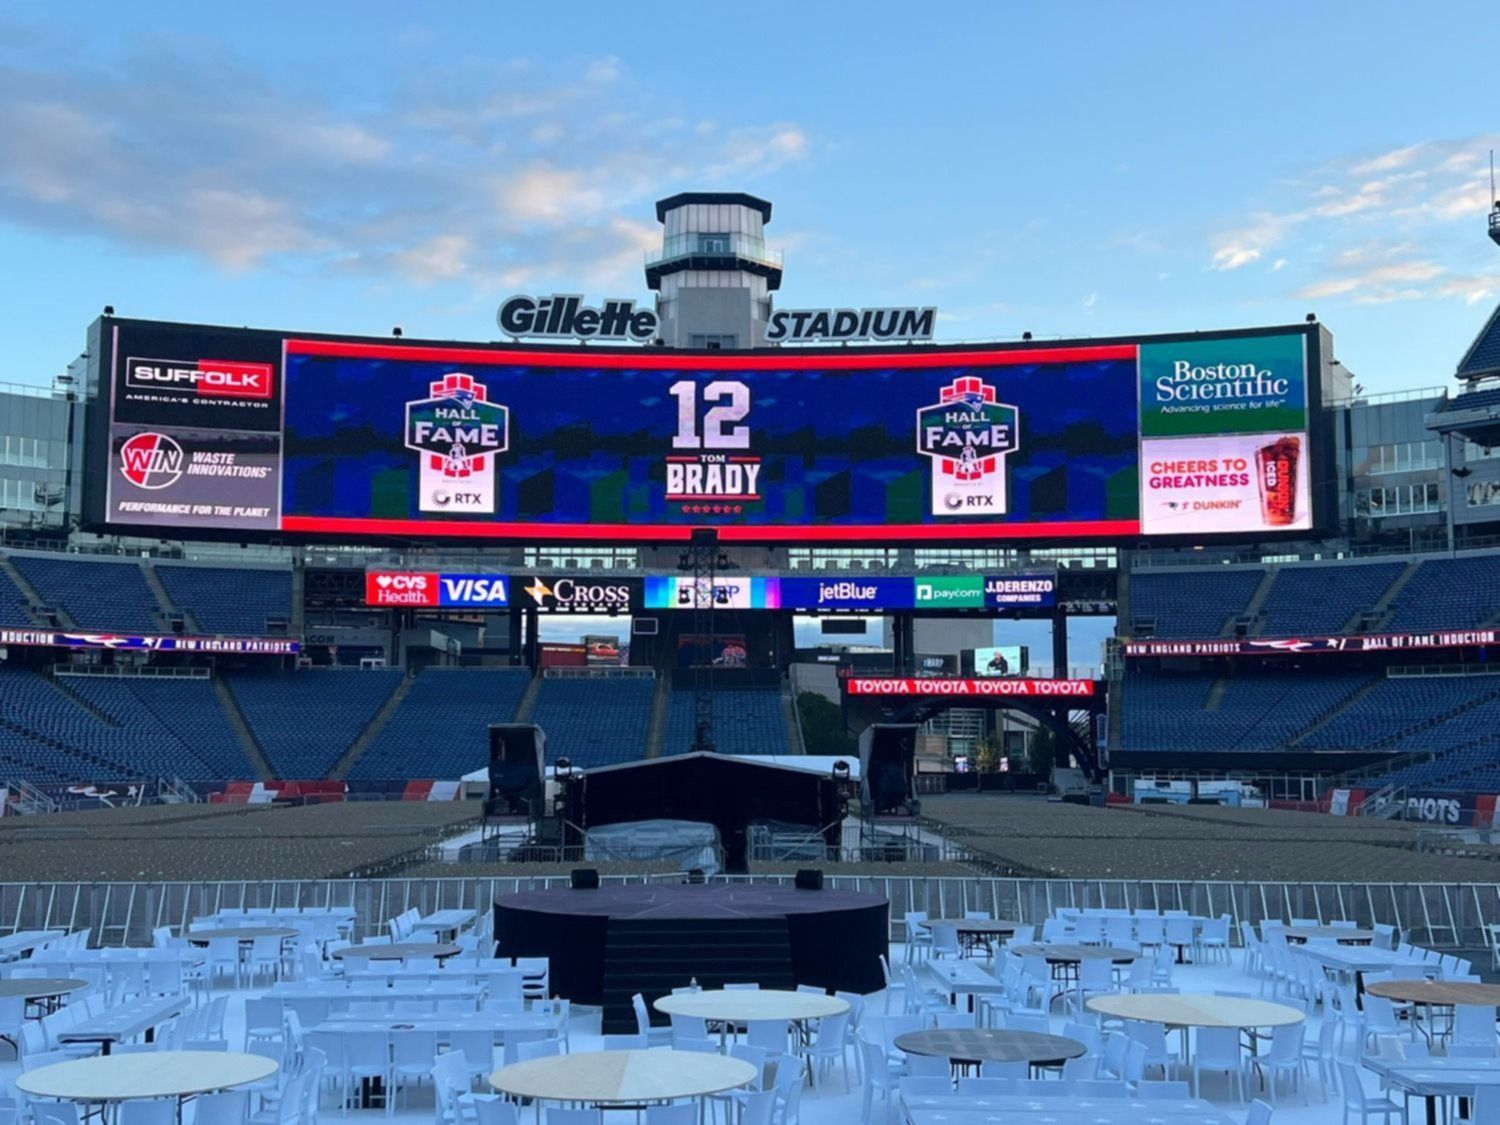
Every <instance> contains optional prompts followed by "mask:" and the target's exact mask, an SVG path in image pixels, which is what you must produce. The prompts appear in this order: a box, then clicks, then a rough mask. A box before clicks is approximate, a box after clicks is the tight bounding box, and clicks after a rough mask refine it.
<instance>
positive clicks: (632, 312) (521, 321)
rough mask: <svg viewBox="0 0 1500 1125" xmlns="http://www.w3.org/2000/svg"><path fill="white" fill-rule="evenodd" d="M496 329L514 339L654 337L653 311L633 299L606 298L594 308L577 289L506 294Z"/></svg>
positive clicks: (625, 339)
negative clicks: (535, 293)
mask: <svg viewBox="0 0 1500 1125" xmlns="http://www.w3.org/2000/svg"><path fill="white" fill-rule="evenodd" d="M495 321H496V323H498V324H499V325H500V331H501V332H504V333H505V334H506V335H507V336H510V337H512V338H514V339H520V338H521V337H523V336H531V337H535V338H537V339H541V340H614V341H622V342H633V343H637V344H644V343H646V342H648V341H650V340H653V339H655V338H656V329H657V319H656V313H655V312H654V311H653V310H651V309H644V308H641V309H638V308H636V306H635V302H634V301H626V300H621V299H620V298H618V297H610V298H607V299H606V300H605V301H604V303H603V304H602V305H600V306H599V307H598V308H593V307H591V306H589V305H585V304H584V303H583V297H582V295H580V294H578V293H552V294H550V295H548V296H546V297H531V296H527V295H525V294H521V295H518V296H515V297H507V298H506V299H505V301H504V303H502V304H501V306H500V311H499V312H498V313H496V314H495Z"/></svg>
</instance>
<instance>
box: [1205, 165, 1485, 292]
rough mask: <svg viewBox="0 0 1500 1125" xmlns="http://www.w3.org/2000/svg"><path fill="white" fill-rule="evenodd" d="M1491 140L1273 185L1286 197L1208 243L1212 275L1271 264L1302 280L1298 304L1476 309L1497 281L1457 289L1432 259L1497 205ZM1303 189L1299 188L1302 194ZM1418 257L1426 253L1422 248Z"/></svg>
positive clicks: (1328, 169) (1325, 170)
mask: <svg viewBox="0 0 1500 1125" xmlns="http://www.w3.org/2000/svg"><path fill="white" fill-rule="evenodd" d="M1496 140H1497V138H1496V137H1492V136H1481V137H1468V138H1461V139H1449V140H1424V141H1419V142H1416V143H1411V144H1406V145H1401V146H1398V147H1393V148H1390V149H1388V150H1387V151H1385V152H1382V153H1378V154H1377V155H1375V156H1359V157H1344V158H1339V159H1334V160H1330V161H1328V162H1326V163H1325V164H1323V165H1322V166H1320V167H1318V168H1316V169H1313V170H1309V171H1308V172H1307V173H1306V174H1305V175H1300V176H1298V177H1295V178H1293V179H1291V180H1289V181H1283V182H1281V183H1280V184H1278V185H1276V186H1275V187H1274V189H1273V190H1275V191H1276V192H1277V193H1278V194H1279V195H1280V196H1282V198H1280V199H1279V200H1277V201H1276V202H1275V204H1274V205H1272V206H1267V207H1264V208H1263V209H1261V210H1259V211H1256V212H1255V213H1254V214H1252V216H1251V217H1250V219H1249V221H1247V222H1243V223H1241V224H1239V225H1237V226H1233V227H1230V228H1228V229H1227V230H1225V231H1223V232H1222V233H1220V234H1218V235H1216V236H1214V237H1213V238H1211V239H1210V240H1209V244H1208V252H1209V261H1208V268H1209V269H1212V270H1216V271H1220V272H1226V271H1232V270H1237V269H1241V268H1243V267H1245V266H1248V265H1250V264H1252V263H1254V262H1260V261H1265V260H1269V259H1271V258H1272V257H1273V251H1274V250H1279V249H1283V248H1284V247H1286V246H1287V244H1289V243H1293V242H1295V245H1296V248H1297V253H1296V254H1295V258H1296V265H1297V269H1296V270H1288V268H1287V267H1289V266H1290V265H1291V258H1292V256H1291V255H1287V254H1284V253H1283V254H1280V255H1276V256H1275V258H1274V261H1272V262H1271V271H1272V272H1282V271H1283V270H1286V271H1287V272H1288V273H1289V274H1290V273H1301V274H1302V275H1303V276H1302V277H1300V278H1298V282H1297V283H1294V284H1297V288H1296V289H1295V290H1294V295H1295V296H1297V297H1300V298H1317V299H1330V298H1337V299H1340V300H1348V301H1351V302H1357V303H1362V304H1373V303H1386V302H1390V301H1411V300H1422V299H1428V298H1458V299H1464V300H1478V299H1482V298H1475V297H1472V294H1474V293H1486V294H1487V293H1488V291H1489V289H1490V286H1491V284H1492V283H1491V282H1490V281H1489V280H1488V279H1485V278H1483V277H1478V278H1470V279H1466V280H1463V281H1460V280H1458V279H1456V278H1450V277H1449V275H1448V272H1447V269H1448V268H1447V267H1446V266H1444V265H1443V264H1441V262H1440V261H1434V260H1432V259H1430V258H1429V257H1427V256H1425V255H1428V254H1431V253H1432V248H1433V247H1434V246H1438V245H1441V244H1442V243H1443V242H1445V241H1451V240H1452V239H1454V238H1457V237H1461V236H1460V233H1459V232H1458V231H1456V230H1455V229H1454V226H1455V224H1458V223H1463V222H1472V223H1474V224H1475V226H1476V227H1477V226H1478V225H1479V223H1480V216H1482V215H1483V214H1484V213H1485V211H1486V210H1488V208H1489V205H1490V202H1491V201H1490V199H1489V186H1488V181H1487V179H1486V177H1485V175H1484V174H1483V171H1482V168H1481V161H1480V157H1479V154H1480V153H1482V152H1484V151H1485V150H1486V149H1488V148H1490V147H1493V146H1494V145H1495V143H1496ZM1299 185H1301V186H1299ZM1418 248H1421V249H1418Z"/></svg>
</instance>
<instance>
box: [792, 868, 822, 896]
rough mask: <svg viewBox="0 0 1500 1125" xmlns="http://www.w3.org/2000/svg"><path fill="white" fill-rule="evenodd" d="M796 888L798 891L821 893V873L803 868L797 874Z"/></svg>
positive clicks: (815, 869)
mask: <svg viewBox="0 0 1500 1125" xmlns="http://www.w3.org/2000/svg"><path fill="white" fill-rule="evenodd" d="M796 886H797V889H798V890H799V891H821V890H822V889H823V873H822V872H821V871H819V870H818V869H817V868H816V867H804V868H802V870H800V871H798V872H797V883H796Z"/></svg>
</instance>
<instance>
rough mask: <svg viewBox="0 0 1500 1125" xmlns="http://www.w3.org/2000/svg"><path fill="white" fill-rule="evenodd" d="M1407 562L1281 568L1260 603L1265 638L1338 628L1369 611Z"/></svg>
mask: <svg viewBox="0 0 1500 1125" xmlns="http://www.w3.org/2000/svg"><path fill="white" fill-rule="evenodd" d="M1405 569H1406V564H1405V563H1399V562H1396V563H1342V564H1339V565H1323V566H1284V567H1282V568H1280V569H1279V570H1278V571H1277V572H1276V577H1275V578H1274V579H1272V581H1271V589H1270V591H1269V592H1268V593H1267V594H1266V600H1265V602H1264V603H1263V604H1262V605H1261V608H1260V614H1261V626H1260V629H1259V634H1260V635H1261V636H1263V637H1296V636H1306V635H1307V634H1309V633H1338V632H1342V631H1343V629H1344V626H1345V625H1346V624H1348V623H1349V622H1350V621H1351V619H1352V618H1353V617H1354V615H1355V614H1357V613H1360V612H1362V611H1365V610H1369V609H1372V608H1373V607H1374V605H1375V603H1376V602H1378V601H1379V600H1380V599H1381V597H1382V596H1383V595H1384V594H1385V592H1386V591H1387V590H1388V589H1390V586H1391V583H1392V582H1394V581H1395V580H1396V579H1397V578H1398V577H1399V576H1400V575H1401V572H1402V571H1404V570H1405Z"/></svg>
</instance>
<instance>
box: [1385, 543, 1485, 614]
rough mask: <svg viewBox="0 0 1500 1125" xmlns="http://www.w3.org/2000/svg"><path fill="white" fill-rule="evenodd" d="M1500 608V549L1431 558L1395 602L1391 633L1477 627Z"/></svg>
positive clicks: (1420, 568)
mask: <svg viewBox="0 0 1500 1125" xmlns="http://www.w3.org/2000/svg"><path fill="white" fill-rule="evenodd" d="M1497 614H1500V555H1474V556H1470V557H1467V558H1457V559H1429V560H1427V561H1426V562H1424V563H1422V565H1421V566H1420V567H1418V568H1417V572H1416V573H1415V574H1413V575H1412V576H1411V580H1410V581H1408V582H1407V583H1406V585H1405V586H1403V587H1401V591H1400V592H1399V593H1398V594H1397V595H1396V598H1395V601H1393V602H1392V603H1391V612H1390V616H1389V617H1387V619H1386V621H1385V623H1384V624H1383V625H1382V626H1381V631H1382V632H1387V633H1421V632H1426V631H1427V630H1429V629H1472V628H1474V627H1475V626H1477V625H1482V624H1484V623H1485V622H1486V621H1488V620H1490V619H1491V618H1493V617H1495V616H1496V615H1497Z"/></svg>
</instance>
